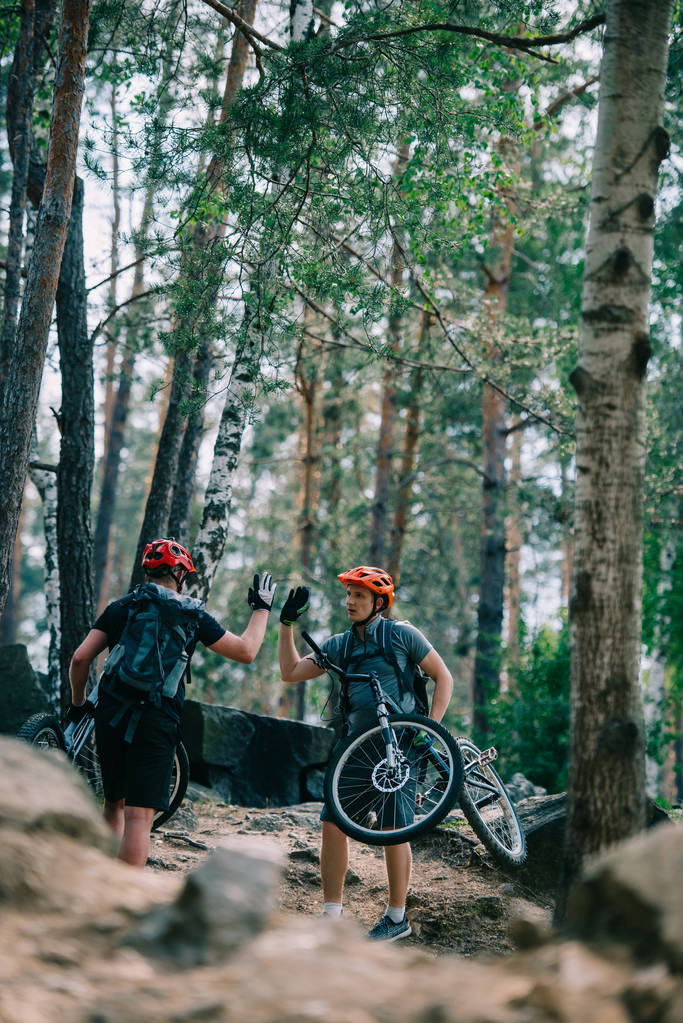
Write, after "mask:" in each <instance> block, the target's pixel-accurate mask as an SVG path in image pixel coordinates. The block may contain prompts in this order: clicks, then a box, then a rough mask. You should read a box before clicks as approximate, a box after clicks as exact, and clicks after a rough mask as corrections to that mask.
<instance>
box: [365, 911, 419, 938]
mask: <svg viewBox="0 0 683 1023" xmlns="http://www.w3.org/2000/svg"><path fill="white" fill-rule="evenodd" d="M409 934H412V930H411V927H410V924H409V923H408V917H407V916H405V915H404V917H403V919H402V920H401V921H400V923H397V924H395V923H394V921H393V920H392V919H391V917H390V916H383V917H382V919H381V920H380V921H379V922H378V923H376V924H375V926H374V927H373V928H372V929H371V930H369V931H368V938H370V940H371V941H398V939H399V938H407V937H408V935H409Z"/></svg>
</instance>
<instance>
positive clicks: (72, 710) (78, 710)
mask: <svg viewBox="0 0 683 1023" xmlns="http://www.w3.org/2000/svg"><path fill="white" fill-rule="evenodd" d="M93 710H94V707H93V705H92V703H91V702H90V700H86V701H85V703H81V704H80V706H76V705H75V704H73V703H71V704H69V709H68V710H67V712H66V720H67V721H68V722H69V724H74V725H77V724H78V722H79V721H82V720H83V718H84V717H87V716H88V714H92V712H93Z"/></svg>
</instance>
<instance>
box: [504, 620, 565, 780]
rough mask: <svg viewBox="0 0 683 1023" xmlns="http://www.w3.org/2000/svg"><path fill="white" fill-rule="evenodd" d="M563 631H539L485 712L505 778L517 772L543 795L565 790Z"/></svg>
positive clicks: (547, 627)
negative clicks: (539, 787)
mask: <svg viewBox="0 0 683 1023" xmlns="http://www.w3.org/2000/svg"><path fill="white" fill-rule="evenodd" d="M569 690H570V675H569V626H568V623H567V621H566V620H563V621H562V622H561V626H560V629H559V631H555V630H554V629H552V628H551V627H550V626H549V625H544V626H543V627H542V628H541V629H540V630H539V631H538V633H537V634H536V635H535V636H533V637H532V638H531V640H530V642H529V643H528V645H527V646H526V647H525V649H524V652H523V654H522V658H521V663H520V666H519V668H511V669H510V670H509V688H508V690H507V692H504V693H502V694H501V695H500V696H499V697H497V698H496V699H495V700H494V701H493V703H492V706H491V722H492V724H491V732H492V735H493V736H494V737H495V742H496V745H497V746H498V747H499V749H500V750H501V754H502V766H503V767H504V775H505V777H509V776H510V775H511V774H513V773H514V772H516V771H521V772H522V773H523V774H524V775H526V777H527V778H530V779H531V780H532V781H533V782H534V784H536V785H542V786H543V787H544V788H546V789H548V791H549V792H561V791H563V790H564V789H565V788H566V786H567V765H568V748H569Z"/></svg>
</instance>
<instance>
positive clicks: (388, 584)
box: [337, 565, 394, 610]
mask: <svg viewBox="0 0 683 1023" xmlns="http://www.w3.org/2000/svg"><path fill="white" fill-rule="evenodd" d="M337 578H338V579H339V582H340V583H343V585H344V586H350V585H355V586H365V587H366V588H367V589H368V590H372V592H373V593H376V594H378V595H379V596H386V597H387V600H388V603H387V610H388V609H389V608H390V607H391V605H392V604H393V602H394V580H393V579H392V578H391V576H390V575H389V573H388V572H385V571H384V569H383V568H374V567H372V566H371V565H359V566H358V568H350V569H349V570H348V572H342V574H341V575H339V576H337Z"/></svg>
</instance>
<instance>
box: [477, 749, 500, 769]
mask: <svg viewBox="0 0 683 1023" xmlns="http://www.w3.org/2000/svg"><path fill="white" fill-rule="evenodd" d="M497 759H498V750H497V749H496V747H495V746H489V748H488V749H485V750H482V752H481V753H480V754H479V756H478V757H477V763H478V764H479V766H480V767H486V765H487V764H492V763H493V761H494V760H497Z"/></svg>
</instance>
